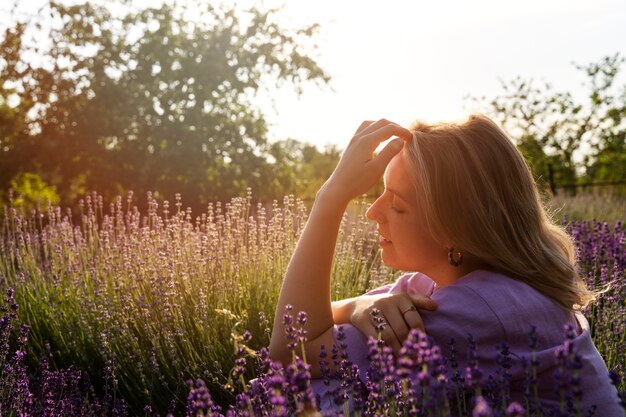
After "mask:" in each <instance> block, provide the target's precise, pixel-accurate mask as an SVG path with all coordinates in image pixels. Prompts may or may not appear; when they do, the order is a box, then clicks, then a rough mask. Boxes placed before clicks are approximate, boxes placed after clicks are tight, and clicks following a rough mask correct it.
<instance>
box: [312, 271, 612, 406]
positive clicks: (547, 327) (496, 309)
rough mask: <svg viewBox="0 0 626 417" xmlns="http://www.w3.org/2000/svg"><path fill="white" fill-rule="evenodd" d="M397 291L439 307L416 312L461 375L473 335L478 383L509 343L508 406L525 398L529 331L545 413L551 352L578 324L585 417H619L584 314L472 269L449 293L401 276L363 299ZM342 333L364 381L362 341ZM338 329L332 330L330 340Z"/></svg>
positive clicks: (319, 387) (551, 401)
mask: <svg viewBox="0 0 626 417" xmlns="http://www.w3.org/2000/svg"><path fill="white" fill-rule="evenodd" d="M395 292H409V293H415V294H420V295H427V296H431V297H432V299H434V300H435V301H437V303H438V308H437V310H436V311H434V312H431V311H426V310H421V311H420V315H421V317H422V320H423V321H424V327H425V329H426V333H427V334H428V335H429V336H431V337H432V338H433V339H434V341H435V343H436V344H438V345H439V346H440V347H441V349H442V352H443V354H444V356H449V355H450V352H449V350H448V349H449V348H448V341H449V340H450V339H451V338H454V339H455V341H456V351H457V354H456V357H457V361H458V362H459V366H460V369H464V368H465V366H466V361H467V352H468V343H467V335H468V334H471V335H472V336H473V338H474V340H475V341H476V345H477V355H476V356H477V359H478V366H479V367H480V369H481V370H482V371H483V380H484V379H486V378H487V377H488V375H490V374H493V375H494V376H495V371H496V369H498V367H499V365H498V363H497V358H498V352H497V346H498V345H500V344H502V343H507V344H508V346H509V348H510V352H511V358H512V359H513V366H512V367H511V369H510V370H509V372H510V373H511V374H512V378H511V382H512V383H511V396H512V398H513V400H518V401H519V400H520V399H521V396H522V388H521V382H522V381H523V380H524V370H523V367H522V365H521V360H520V358H521V357H526V358H530V357H531V353H532V352H531V349H530V347H529V330H530V327H531V325H534V326H535V327H536V328H537V338H538V339H537V348H536V358H537V360H538V361H539V365H538V369H537V378H538V386H539V399H540V401H541V404H542V405H543V406H544V407H548V408H552V407H554V406H557V405H558V398H557V395H556V388H555V385H554V378H553V372H554V371H555V370H556V368H557V364H556V349H557V348H558V347H559V345H561V344H562V343H563V340H564V325H565V324H567V323H572V324H575V325H576V328H577V329H578V335H577V336H576V337H575V339H574V346H575V348H576V351H577V353H578V354H579V355H580V356H581V359H582V363H583V367H582V369H581V370H580V379H581V389H582V392H583V396H582V403H581V411H583V415H586V411H587V410H588V409H589V408H590V407H591V406H592V405H595V406H596V407H597V410H596V412H595V414H594V415H596V416H603V417H622V416H624V410H623V408H622V407H621V406H620V405H619V400H618V396H617V390H616V388H615V387H614V386H613V385H612V384H611V382H610V379H609V373H608V370H607V367H606V365H605V363H604V361H603V359H602V357H601V356H600V354H599V352H598V350H597V349H596V347H595V346H594V344H593V341H592V340H591V335H590V332H589V323H588V322H587V320H586V319H585V317H584V316H583V315H582V314H576V316H575V317H574V316H573V315H572V314H571V313H569V312H567V311H565V310H564V309H563V308H561V307H560V306H559V305H558V304H556V303H555V302H554V301H553V300H552V299H550V298H549V297H546V296H544V295H543V294H541V293H539V292H538V291H536V290H535V289H533V288H532V287H530V286H529V285H527V284H525V283H523V282H521V281H518V280H515V279H512V278H509V277H508V276H506V275H502V274H499V273H495V272H490V271H485V270H477V271H473V272H471V273H469V274H467V275H465V276H463V277H462V278H460V279H458V280H457V281H456V282H454V283H453V284H451V285H449V286H447V287H443V288H436V286H435V283H434V282H433V281H432V280H431V279H430V278H428V277H427V276H426V275H424V274H421V273H411V274H405V275H402V276H401V277H400V278H398V280H397V281H396V282H395V283H393V284H387V285H385V286H382V287H379V288H376V289H374V290H372V291H370V292H368V294H371V295H373V294H384V293H395ZM342 327H343V330H344V334H345V335H346V341H347V344H348V349H347V353H348V356H349V359H350V361H352V363H355V364H357V365H358V366H359V368H360V369H361V376H362V378H363V380H364V378H365V371H366V369H367V367H368V366H369V361H368V359H367V340H366V338H365V336H364V335H363V334H362V333H361V332H359V331H358V330H357V329H356V328H355V327H353V326H351V325H342ZM337 328H338V326H335V332H334V334H335V338H336V337H337ZM312 385H313V390H314V391H315V392H316V393H317V394H320V395H323V394H324V393H326V390H327V387H326V386H325V385H324V384H323V381H322V380H314V381H313V384H312ZM325 404H326V405H325ZM327 404H328V402H327V401H324V402H322V409H323V410H324V409H326V408H327V406H328V405H327ZM522 404H523V403H522Z"/></svg>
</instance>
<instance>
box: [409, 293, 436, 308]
mask: <svg viewBox="0 0 626 417" xmlns="http://www.w3.org/2000/svg"><path fill="white" fill-rule="evenodd" d="M406 295H407V296H408V297H409V299H410V300H411V302H412V303H413V305H414V306H415V307H417V308H418V309H420V310H430V311H435V310H437V302H436V301H435V300H433V299H432V298H430V297H426V296H423V295H419V294H413V293H410V292H407V293H406Z"/></svg>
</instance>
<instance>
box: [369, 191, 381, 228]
mask: <svg viewBox="0 0 626 417" xmlns="http://www.w3.org/2000/svg"><path fill="white" fill-rule="evenodd" d="M380 199H381V197H378V198H377V199H376V201H374V202H373V203H372V205H371V206H370V207H369V208H368V209H367V211H366V212H365V216H366V217H367V218H368V219H370V220H373V221H375V222H376V223H382V222H383V216H382V213H381V210H380Z"/></svg>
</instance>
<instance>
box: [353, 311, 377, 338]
mask: <svg viewBox="0 0 626 417" xmlns="http://www.w3.org/2000/svg"><path fill="white" fill-rule="evenodd" d="M363 317H365V316H363ZM367 317H369V315H368V316H367ZM354 325H355V326H356V328H357V329H358V330H359V331H360V332H361V333H363V334H364V335H365V337H367V338H368V339H369V338H370V337H372V338H374V339H378V331H376V327H375V326H374V325H373V324H372V320H371V319H370V318H368V319H363V320H359V321H357V322H356V323H354Z"/></svg>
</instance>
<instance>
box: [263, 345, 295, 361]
mask: <svg viewBox="0 0 626 417" xmlns="http://www.w3.org/2000/svg"><path fill="white" fill-rule="evenodd" d="M269 353H270V359H271V360H272V361H274V362H278V363H280V364H282V365H283V366H284V367H286V366H287V365H289V364H290V363H291V361H292V357H291V351H290V350H289V349H287V346H278V345H277V343H270V346H269Z"/></svg>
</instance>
